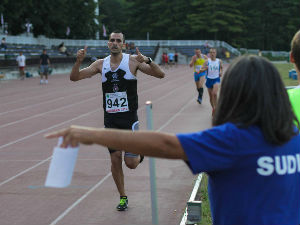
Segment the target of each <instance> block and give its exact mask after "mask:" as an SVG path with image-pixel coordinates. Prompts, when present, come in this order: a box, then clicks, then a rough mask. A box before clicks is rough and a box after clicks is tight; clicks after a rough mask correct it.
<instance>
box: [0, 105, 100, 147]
mask: <svg viewBox="0 0 300 225" xmlns="http://www.w3.org/2000/svg"><path fill="white" fill-rule="evenodd" d="M97 111H100V109H96V110H93V111H91V112H88V113H85V114H82V115H80V116H77V117H75V118H73V119H70V120H67V121H65V122H62V123H59V124H56V125H54V126H51V127H48V128H46V129H43V130H39V131H38V132H35V133H33V134H30V135H28V136H25V137H22V138H19V139H17V140H15V141H11V142H9V143H7V144H4V145H0V149H2V148H5V147H7V146H10V145H13V144H16V143H18V142H20V141H23V140H25V139H27V138H30V137H33V136H35V135H37V134H41V133H43V132H45V131H48V130H50V129H52V128H55V127H58V126H61V125H63V124H66V123H69V122H71V121H73V120H77V119H79V118H81V117H84V116H88V115H90V114H92V113H95V112H97Z"/></svg>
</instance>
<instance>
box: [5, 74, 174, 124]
mask: <svg viewBox="0 0 300 225" xmlns="http://www.w3.org/2000/svg"><path fill="white" fill-rule="evenodd" d="M174 81H177V80H172V81H171V82H174ZM157 87H160V86H154V87H152V88H149V89H147V90H144V91H140V94H143V93H145V92H148V91H150V90H152V89H155V88H157ZM98 97H99V96H95V97H92V98H89V99H86V100H83V101H80V102H76V103H73V104H69V105H66V106H63V107H60V108H56V109H54V110H50V111H47V112H44V113H39V114H35V115H33V116H30V117H27V118H24V119H21V120H16V121H14V122H10V123H6V124H2V125H0V128H4V127H8V126H11V125H14V124H17V123H20V122H24V121H26V120H29V119H33V118H36V117H39V116H43V115H46V114H48V113H52V112H55V111H59V110H62V109H65V108H68V107H71V106H74V105H78V104H81V103H84V102H86V101H90V100H92V99H94V98H98Z"/></svg>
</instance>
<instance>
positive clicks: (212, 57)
mask: <svg viewBox="0 0 300 225" xmlns="http://www.w3.org/2000/svg"><path fill="white" fill-rule="evenodd" d="M209 54H210V58H211V59H216V57H217V51H216V49H211V50H210V51H209Z"/></svg>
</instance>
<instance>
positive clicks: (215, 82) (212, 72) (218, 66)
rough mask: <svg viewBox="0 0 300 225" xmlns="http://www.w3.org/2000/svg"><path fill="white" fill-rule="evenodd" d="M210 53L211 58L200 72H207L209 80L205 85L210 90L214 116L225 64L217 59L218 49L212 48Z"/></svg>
mask: <svg viewBox="0 0 300 225" xmlns="http://www.w3.org/2000/svg"><path fill="white" fill-rule="evenodd" d="M209 53H210V58H208V59H207V60H206V61H205V62H204V64H203V67H202V68H201V69H200V72H204V71H206V70H207V79H206V83H205V85H206V87H207V89H208V94H209V100H210V104H211V107H212V115H214V113H215V109H216V106H217V100H218V89H219V84H220V81H221V80H220V78H221V76H222V73H223V63H222V60H221V59H218V58H216V57H217V49H215V48H211V49H210V50H209Z"/></svg>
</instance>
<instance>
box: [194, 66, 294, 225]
mask: <svg viewBox="0 0 300 225" xmlns="http://www.w3.org/2000/svg"><path fill="white" fill-rule="evenodd" d="M274 65H275V66H276V68H277V69H278V71H279V73H280V75H281V78H282V80H283V82H284V84H285V86H296V85H299V82H298V80H292V79H291V78H289V70H291V69H294V66H293V64H292V63H274ZM207 180H208V177H207V175H206V174H204V176H203V177H202V181H201V187H200V196H201V201H202V219H201V222H200V223H199V225H211V224H212V219H211V214H210V207H209V200H208V194H207Z"/></svg>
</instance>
